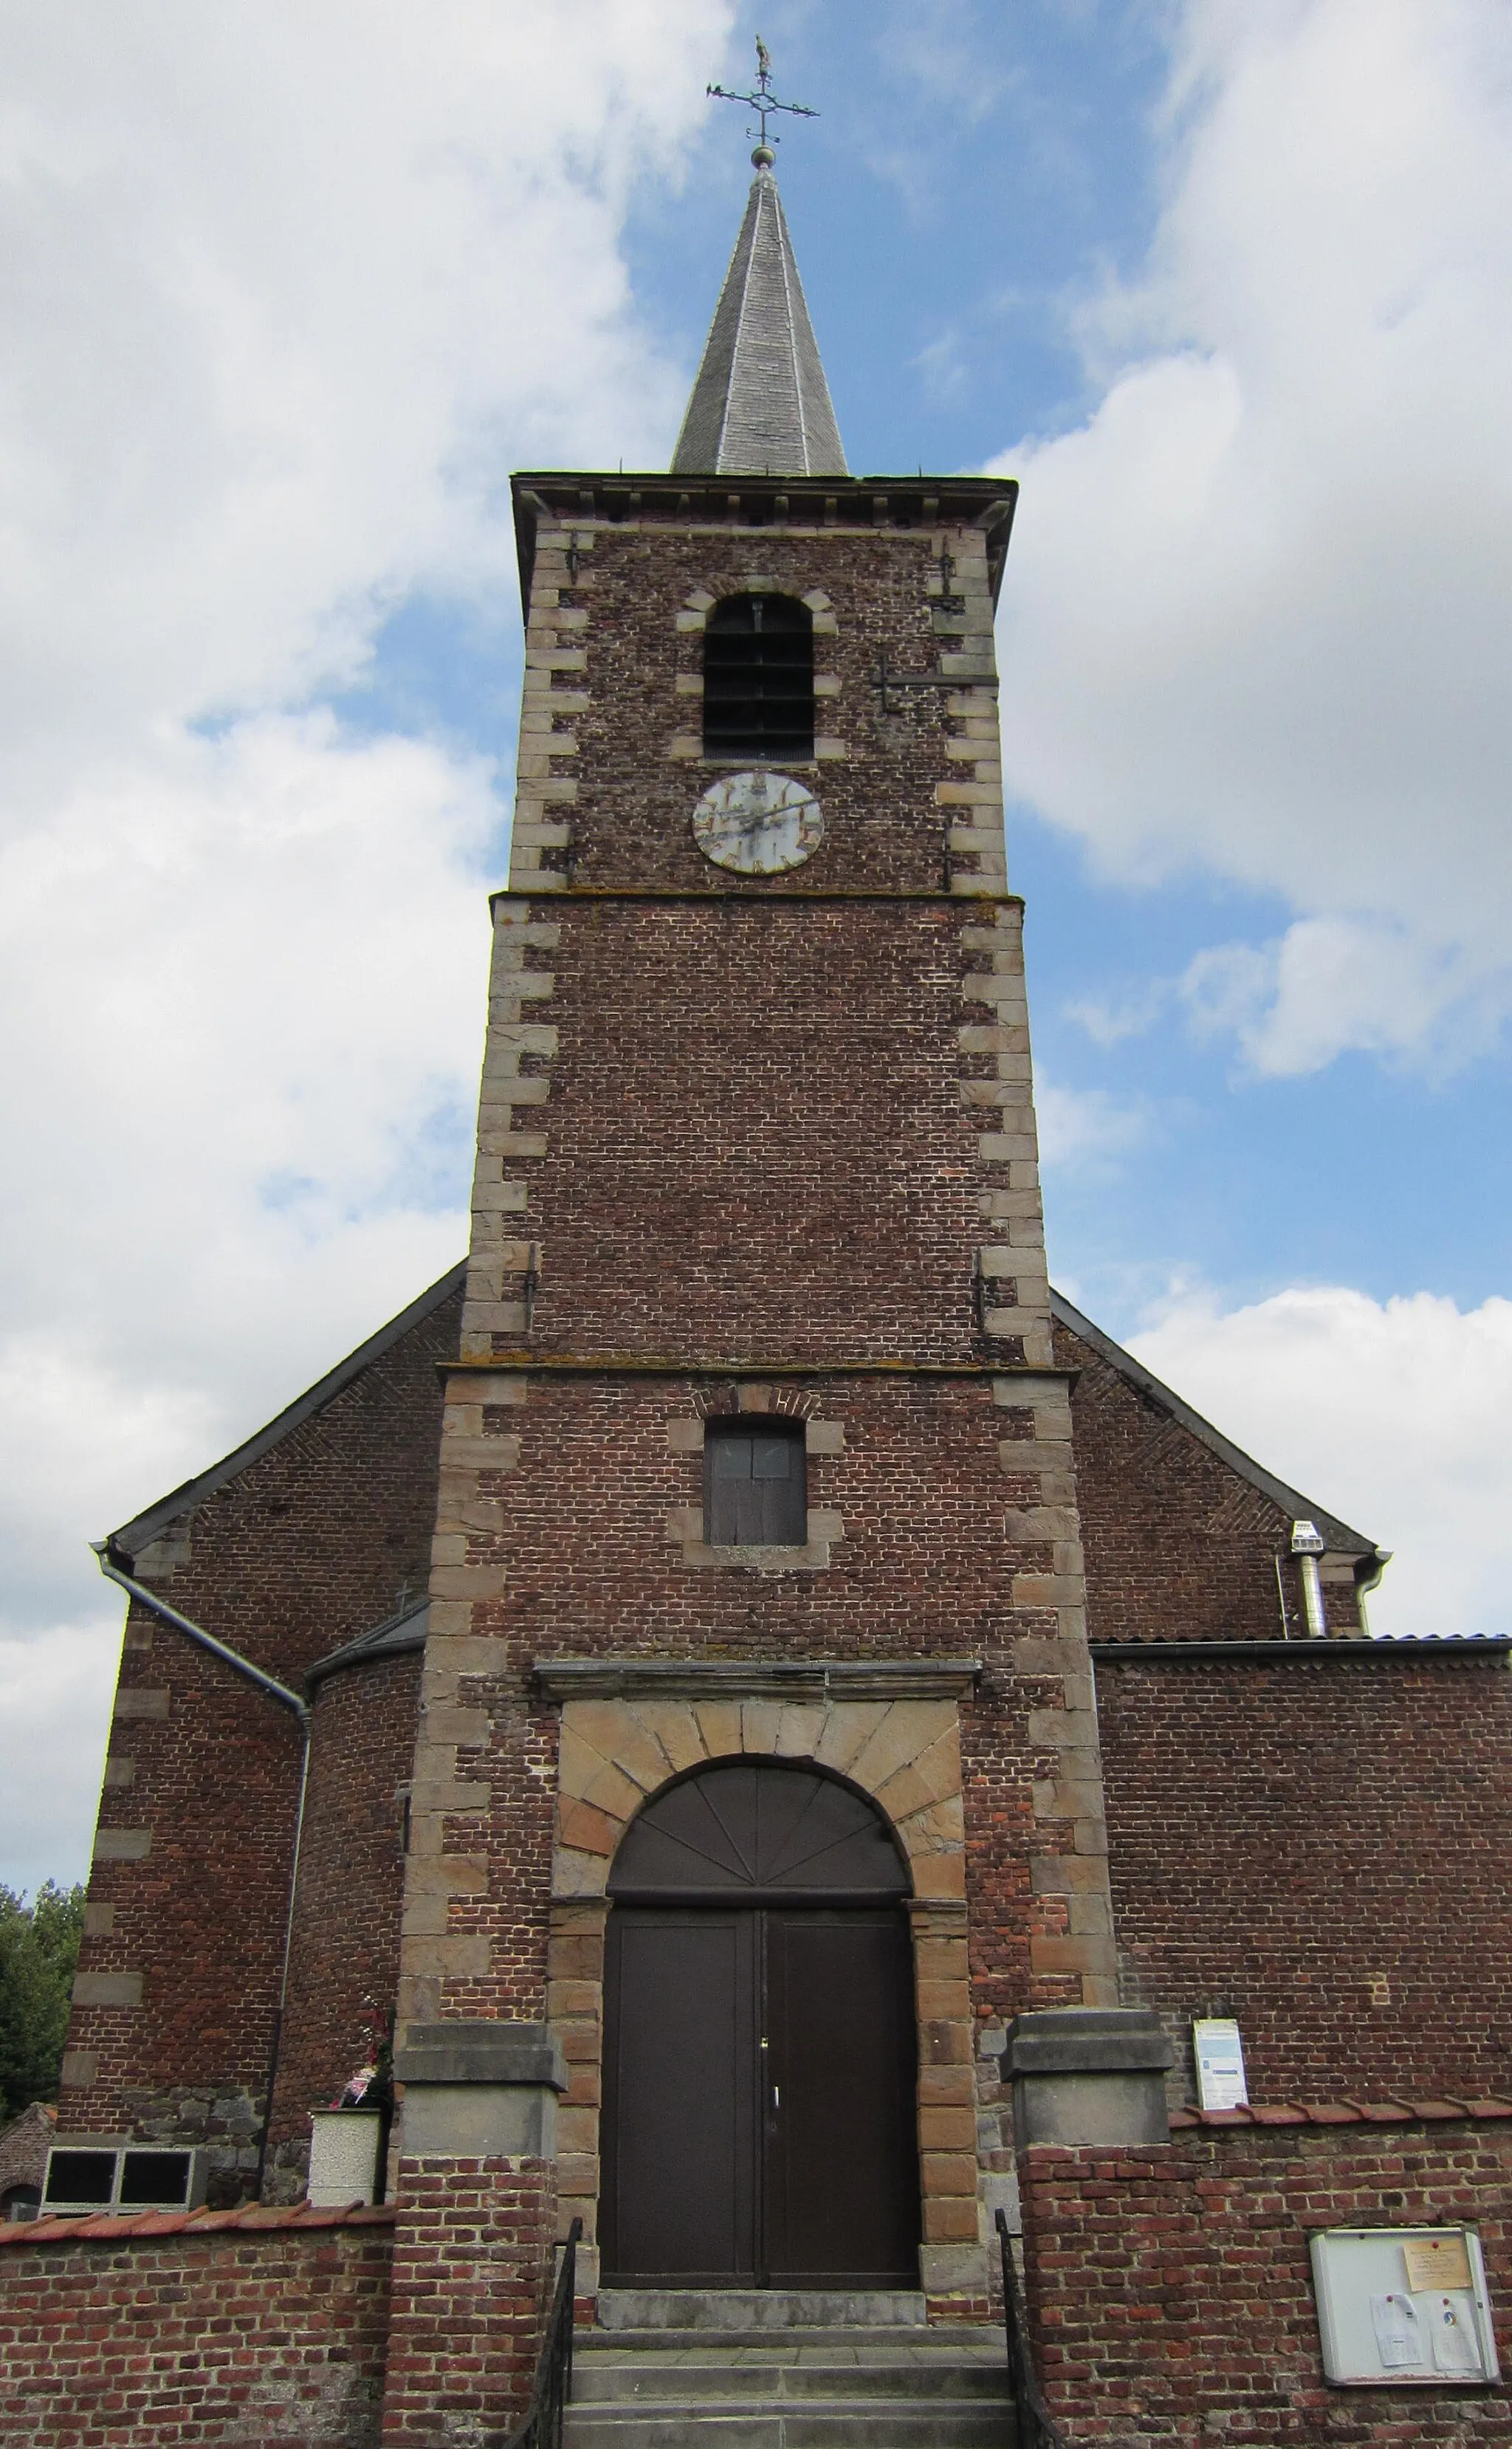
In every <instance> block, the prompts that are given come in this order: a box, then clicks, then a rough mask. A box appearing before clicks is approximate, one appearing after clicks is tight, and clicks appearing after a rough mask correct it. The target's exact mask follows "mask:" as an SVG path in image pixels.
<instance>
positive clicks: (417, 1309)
mask: <svg viewBox="0 0 1512 2449" xmlns="http://www.w3.org/2000/svg"><path fill="white" fill-rule="evenodd" d="M466 1273H467V1261H466V1260H465V1259H461V1260H458V1262H457V1263H456V1266H455V1267H448V1269H447V1271H446V1273H445V1275H444V1276H442V1277H440V1278H439V1279H438V1281H437V1282H436V1283H434V1284H432V1285H431V1287H430V1289H429V1291H427V1292H423V1293H421V1295H420V1297H419V1299H418V1301H413V1302H411V1303H410V1305H409V1307H408V1309H401V1310H400V1312H399V1314H398V1316H397V1318H391V1319H390V1321H389V1322H388V1324H387V1326H380V1327H379V1328H378V1333H377V1335H370V1336H369V1337H368V1340H367V1341H366V1342H365V1343H359V1345H358V1347H357V1350H356V1351H355V1352H349V1353H348V1354H347V1356H346V1359H344V1360H339V1361H338V1362H337V1365H336V1367H335V1368H334V1369H331V1370H328V1371H327V1373H326V1375H325V1376H324V1377H323V1378H320V1379H317V1381H316V1383H315V1384H314V1385H313V1386H311V1387H309V1388H308V1389H307V1390H306V1392H305V1393H304V1394H302V1395H300V1396H297V1397H296V1398H295V1400H294V1401H293V1402H292V1403H290V1404H288V1405H287V1406H286V1408H285V1409H284V1410H283V1411H281V1412H280V1413H279V1414H278V1415H277V1417H275V1418H273V1419H271V1420H269V1422H268V1424H267V1426H266V1428H264V1429H259V1430H258V1432H257V1434H256V1436H255V1437H248V1438H247V1439H246V1440H245V1442H244V1443H243V1444H242V1445H239V1446H237V1447H236V1448H235V1449H234V1450H233V1452H232V1453H230V1454H228V1455H226V1456H223V1459H222V1460H221V1461H220V1462H217V1463H212V1464H211V1466H210V1468H209V1470H208V1471H203V1472H201V1473H200V1474H199V1475H198V1476H197V1477H196V1478H194V1479H186V1480H184V1483H183V1485H182V1487H179V1488H175V1489H173V1490H171V1491H170V1492H169V1494H167V1495H166V1496H160V1497H159V1499H158V1501H157V1503H156V1505H149V1506H148V1507H147V1509H146V1511H145V1513H144V1514H137V1515H135V1517H134V1518H133V1519H132V1520H131V1521H129V1522H123V1524H122V1525H121V1528H120V1530H119V1531H112V1532H111V1533H110V1535H109V1538H108V1539H107V1542H106V1545H107V1548H108V1550H109V1551H110V1553H111V1554H112V1555H113V1556H136V1555H139V1554H140V1553H141V1552H142V1550H143V1549H144V1548H150V1547H151V1545H152V1542H153V1541H154V1539H158V1538H161V1536H162V1534H163V1533H164V1532H165V1531H166V1530H167V1528H168V1526H169V1524H170V1523H173V1522H177V1521H179V1520H180V1519H181V1517H182V1516H183V1515H184V1514H192V1513H193V1512H194V1510H195V1508H196V1506H198V1505H203V1504H204V1500H205V1498H206V1497H207V1496H213V1495H214V1494H215V1492H216V1490H217V1489H218V1488H223V1487H224V1486H225V1484H226V1482H227V1481H228V1480H232V1479H235V1478H236V1476H237V1475H238V1473H239V1472H243V1471H246V1470H247V1469H248V1468H249V1466H250V1465H251V1464H253V1463H255V1462H259V1461H261V1460H262V1456H264V1455H265V1454H268V1453H270V1452H271V1451H272V1449H273V1447H275V1446H277V1445H281V1444H282V1442H283V1439H284V1438H285V1437H289V1436H291V1435H292V1434H293V1432H294V1430H296V1429H297V1428H300V1426H301V1425H302V1423H303V1422H304V1421H306V1420H308V1419H311V1418H312V1417H314V1415H315V1414H316V1413H317V1412H323V1411H324V1409H325V1407H326V1405H327V1404H328V1403H334V1402H335V1400H336V1398H337V1397H338V1395H341V1394H344V1393H345V1391H346V1389H347V1387H348V1386H350V1385H351V1384H352V1382H353V1380H354V1379H357V1378H360V1376H361V1375H362V1372H363V1370H364V1369H367V1368H369V1367H370V1366H371V1365H372V1363H373V1362H374V1361H375V1360H380V1359H382V1357H383V1355H384V1353H385V1352H388V1351H391V1350H392V1349H393V1347H394V1345H395V1344H396V1343H397V1341H398V1340H399V1338H400V1336H401V1335H403V1334H405V1333H406V1332H407V1331H408V1329H409V1328H410V1327H412V1326H417V1325H418V1324H419V1323H420V1321H421V1320H422V1319H426V1318H429V1317H430V1315H431V1313H432V1311H433V1310H437V1309H439V1308H440V1306H441V1303H442V1302H444V1301H447V1300H449V1299H450V1297H451V1295H452V1294H453V1293H455V1292H457V1291H459V1290H460V1288H461V1284H462V1280H463V1278H464V1277H465V1275H466Z"/></svg>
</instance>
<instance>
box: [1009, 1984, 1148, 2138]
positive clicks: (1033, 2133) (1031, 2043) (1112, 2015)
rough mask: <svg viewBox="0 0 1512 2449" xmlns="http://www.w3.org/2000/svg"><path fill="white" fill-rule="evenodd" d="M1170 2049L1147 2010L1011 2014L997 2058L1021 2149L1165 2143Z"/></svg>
mask: <svg viewBox="0 0 1512 2449" xmlns="http://www.w3.org/2000/svg"><path fill="white" fill-rule="evenodd" d="M1172 2057H1173V2053H1172V2048H1171V2044H1170V2042H1169V2041H1168V2040H1167V2038H1166V2036H1165V2034H1164V2033H1163V2032H1162V2031H1161V2029H1160V2019H1159V2017H1158V2016H1157V2015H1152V2014H1151V2012H1150V2010H1149V2009H1148V2008H1145V2007H1050V2008H1045V2009H1043V2010H1041V2011H1040V2012H1039V2013H1038V2014H1037V2015H1017V2016H1015V2018H1014V2021H1013V2023H1012V2024H1011V2025H1010V2026H1009V2028H1008V2045H1007V2048H1006V2049H1005V2050H1004V2052H1003V2060H1002V2070H1003V2080H1004V2082H1005V2083H1008V2082H1011V2083H1012V2086H1013V2095H1014V2133H1015V2137H1016V2139H1017V2142H1018V2149H1019V2150H1020V2151H1023V2150H1027V2149H1028V2148H1029V2147H1030V2146H1032V2145H1033V2144H1036V2143H1059V2144H1063V2145H1067V2146H1078V2145H1083V2144H1095V2143H1128V2144H1150V2143H1169V2142H1170V2140H1171V2119H1170V2112H1169V2110H1168V2108H1167V2104H1166V2085H1165V2074H1166V2069H1167V2068H1168V2067H1169V2066H1170V2065H1171V2064H1172Z"/></svg>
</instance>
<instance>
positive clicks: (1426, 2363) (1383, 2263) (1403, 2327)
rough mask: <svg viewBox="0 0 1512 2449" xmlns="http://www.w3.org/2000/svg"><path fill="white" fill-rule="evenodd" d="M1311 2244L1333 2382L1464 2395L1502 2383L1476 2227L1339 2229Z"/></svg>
mask: <svg viewBox="0 0 1512 2449" xmlns="http://www.w3.org/2000/svg"><path fill="white" fill-rule="evenodd" d="M1311 2242H1312V2284H1313V2286H1314V2288H1315V2289H1316V2291H1317V2299H1318V2330H1319V2334H1320V2336H1321V2338H1322V2341H1323V2370H1324V2375H1325V2378H1326V2379H1327V2380H1328V2381H1334V2382H1346V2383H1347V2384H1350V2385H1352V2386H1353V2387H1355V2388H1361V2387H1364V2386H1367V2385H1368V2386H1370V2387H1373V2388H1376V2389H1381V2388H1383V2387H1386V2386H1390V2387H1404V2386H1405V2387H1409V2388H1416V2389H1424V2388H1428V2389H1433V2388H1437V2389H1455V2388H1459V2389H1464V2388H1465V2387H1466V2386H1473V2385H1474V2384H1475V2383H1476V2382H1487V2381H1495V2380H1496V2379H1497V2378H1498V2367H1497V2360H1496V2338H1495V2334H1494V2332H1493V2331H1492V2328H1491V2307H1490V2304H1489V2303H1488V2301H1487V2298H1486V2292H1485V2265H1484V2263H1483V2261H1482V2259H1481V2240H1480V2238H1479V2237H1478V2236H1477V2234H1476V2232H1475V2230H1474V2228H1471V2227H1333V2228H1325V2229H1323V2230H1321V2231H1320V2232H1319V2233H1318V2234H1317V2235H1316V2236H1314V2237H1313V2239H1312V2241H1311Z"/></svg>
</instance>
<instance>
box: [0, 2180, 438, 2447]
mask: <svg viewBox="0 0 1512 2449" xmlns="http://www.w3.org/2000/svg"><path fill="white" fill-rule="evenodd" d="M388 2217H389V2215H388V2214H385V2213H384V2212H382V2211H379V2212H377V2213H368V2214H366V2216H365V2218H362V2217H361V2215H359V2221H358V2222H354V2221H353V2220H352V2218H351V2215H350V2214H341V2213H333V2214H326V2215H325V2216H324V2217H321V2216H320V2215H319V2214H317V2215H314V2216H311V2215H308V2214H306V2215H305V2217H304V2219H303V2220H302V2222H301V2224H300V2226H299V2227H278V2228H274V2229H272V2230H266V2229H264V2230H263V2231H262V2232H261V2233H259V2232H258V2231H257V2230H255V2229H253V2230H248V2229H246V2228H244V2227H235V2228H218V2227H216V2226H215V2225H214V2223H213V2222H212V2223H208V2224H201V2225H200V2226H199V2227H198V2232H195V2230H194V2229H190V2230H187V2231H185V2229H184V2226H183V2223H182V2222H181V2223H179V2225H178V2228H177V2232H174V2233H170V2234H167V2235H158V2236H153V2235H151V2234H146V2235H143V2234H140V2233H138V2234H135V2235H120V2236H117V2237H111V2236H108V2235H107V2236H104V2237H100V2236H96V2237H94V2238H90V2239H86V2238H81V2237H77V2236H71V2237H69V2238H68V2239H67V2240H60V2239H59V2237H58V2235H57V2229H58V2227H60V2226H61V2225H62V2224H61V2223H58V2222H48V2227H47V2232H46V2234H45V2235H44V2234H43V2233H40V2232H39V2231H37V2230H35V2229H22V2230H14V2231H8V2232H7V2233H8V2235H10V2236H12V2237H24V2238H25V2240H26V2241H25V2242H24V2243H8V2244H7V2245H6V2246H5V2247H3V2248H0V2435H3V2436H4V2439H5V2440H6V2443H7V2449H138V2444H140V2449H165V2445H166V2444H169V2443H172V2442H176V2441H181V2440H193V2441H194V2442H195V2443H196V2444H197V2449H198V2444H202V2443H203V2444H205V2449H211V2444H214V2443H216V2442H219V2441H224V2442H227V2443H231V2442H235V2443H237V2444H238V2449H248V2444H253V2443H255V2444H258V2449H262V2444H268V2449H271V2444H273V2443H275V2442H281V2441H287V2442H289V2443H290V2444H294V2443H300V2444H304V2443H318V2444H321V2449H370V2444H372V2443H375V2442H376V2441H377V2439H378V2419H379V2408H380V2401H381V2395H382V2385H383V2362H384V2341H385V2333H386V2324H387V2318H388V2299H389V2271H390V2264H391V2260H392V2254H393V2234H392V2230H391V2227H389V2226H388V2225H387V2220H388ZM89 2225H90V2226H91V2227H94V2226H98V2225H101V2224H98V2223H90V2224H89ZM126 2225H127V2224H126V2223H124V2222H117V2223H116V2227H117V2229H122V2228H124V2227H126ZM140 2225H141V2224H139V2223H136V2222H132V2223H130V2226H132V2227H139V2226H140ZM166 2225H171V2224H169V2223H160V2226H166Z"/></svg>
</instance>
